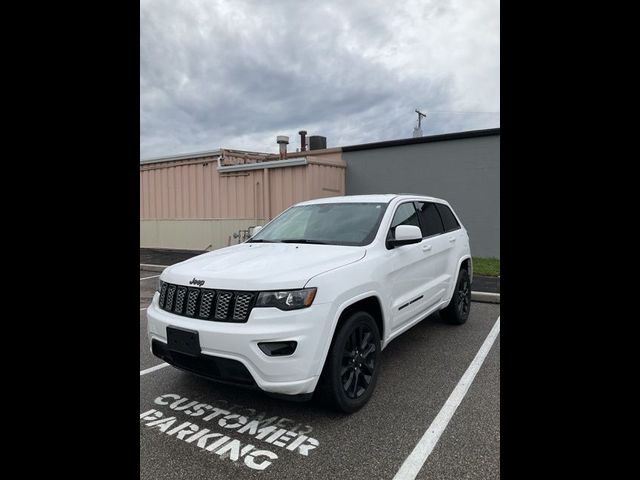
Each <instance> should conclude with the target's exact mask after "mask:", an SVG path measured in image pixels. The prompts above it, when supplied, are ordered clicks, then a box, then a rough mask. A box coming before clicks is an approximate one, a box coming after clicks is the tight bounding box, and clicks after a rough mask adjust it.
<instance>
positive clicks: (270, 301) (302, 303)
mask: <svg viewBox="0 0 640 480" xmlns="http://www.w3.org/2000/svg"><path fill="white" fill-rule="evenodd" d="M316 290H317V289H316V288H304V289H302V290H282V291H279V292H260V294H259V295H258V300H256V307H276V308H279V309H280V310H296V309H298V308H307V307H309V306H311V304H312V303H313V299H314V298H316Z"/></svg>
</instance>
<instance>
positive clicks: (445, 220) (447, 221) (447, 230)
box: [435, 203, 463, 289]
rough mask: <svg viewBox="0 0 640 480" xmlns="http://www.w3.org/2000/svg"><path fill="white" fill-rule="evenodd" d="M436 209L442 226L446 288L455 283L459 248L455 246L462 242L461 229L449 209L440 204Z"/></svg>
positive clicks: (437, 204)
mask: <svg viewBox="0 0 640 480" xmlns="http://www.w3.org/2000/svg"><path fill="white" fill-rule="evenodd" d="M435 205H436V208H437V209H438V213H439V214H440V218H441V219H442V224H443V226H444V234H443V235H442V237H443V239H444V244H445V247H446V249H445V251H446V257H445V265H446V266H445V267H444V268H445V272H446V276H447V282H446V288H447V289H448V288H449V287H452V285H451V284H452V283H453V282H454V281H455V277H456V275H457V273H458V272H457V269H458V255H457V252H458V251H459V248H456V246H457V244H458V243H460V242H462V241H463V239H462V238H461V236H462V227H461V226H460V223H458V220H457V219H456V217H455V215H454V214H453V212H452V211H451V209H450V208H449V207H448V206H447V205H444V204H442V203H436V204H435Z"/></svg>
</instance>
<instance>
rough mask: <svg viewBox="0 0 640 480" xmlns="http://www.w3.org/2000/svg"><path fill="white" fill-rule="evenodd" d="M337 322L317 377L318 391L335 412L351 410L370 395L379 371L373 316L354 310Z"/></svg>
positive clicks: (376, 327) (378, 336)
mask: <svg viewBox="0 0 640 480" xmlns="http://www.w3.org/2000/svg"><path fill="white" fill-rule="evenodd" d="M348 315H349V316H348V317H347V318H346V319H345V320H344V321H342V322H341V323H340V326H339V327H338V329H337V331H336V333H335V335H334V337H333V342H332V344H331V348H330V350H329V354H328V356H327V360H326V362H325V366H324V370H323V372H322V376H321V379H320V384H319V390H320V392H321V393H320V394H321V395H323V396H324V397H325V399H326V400H328V401H329V403H330V404H331V405H332V406H333V407H334V408H335V409H337V410H338V411H341V412H344V413H353V412H355V411H357V410H359V409H360V408H362V407H363V406H364V405H365V404H366V403H367V402H368V401H369V398H370V397H371V395H372V393H373V391H374V389H375V386H376V381H377V378H378V373H379V371H380V358H381V356H380V333H379V331H378V326H377V324H376V322H375V320H374V318H373V317H372V316H371V315H370V314H369V313H367V312H363V311H356V312H351V313H350V314H348Z"/></svg>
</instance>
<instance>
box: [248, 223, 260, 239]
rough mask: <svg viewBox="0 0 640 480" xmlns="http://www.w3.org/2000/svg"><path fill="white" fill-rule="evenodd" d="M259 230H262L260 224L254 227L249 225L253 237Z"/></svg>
mask: <svg viewBox="0 0 640 480" xmlns="http://www.w3.org/2000/svg"><path fill="white" fill-rule="evenodd" d="M260 230H262V225H256V226H255V227H251V236H252V237H253V236H254V235H255V234H256V233H258V232H259V231H260Z"/></svg>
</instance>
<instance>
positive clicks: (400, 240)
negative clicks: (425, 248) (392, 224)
mask: <svg viewBox="0 0 640 480" xmlns="http://www.w3.org/2000/svg"><path fill="white" fill-rule="evenodd" d="M421 241H422V231H421V230H420V227H416V226H415V225H398V226H397V227H396V229H395V238H392V239H389V240H387V247H388V248H395V247H400V246H402V245H410V244H412V243H420V242H421Z"/></svg>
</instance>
